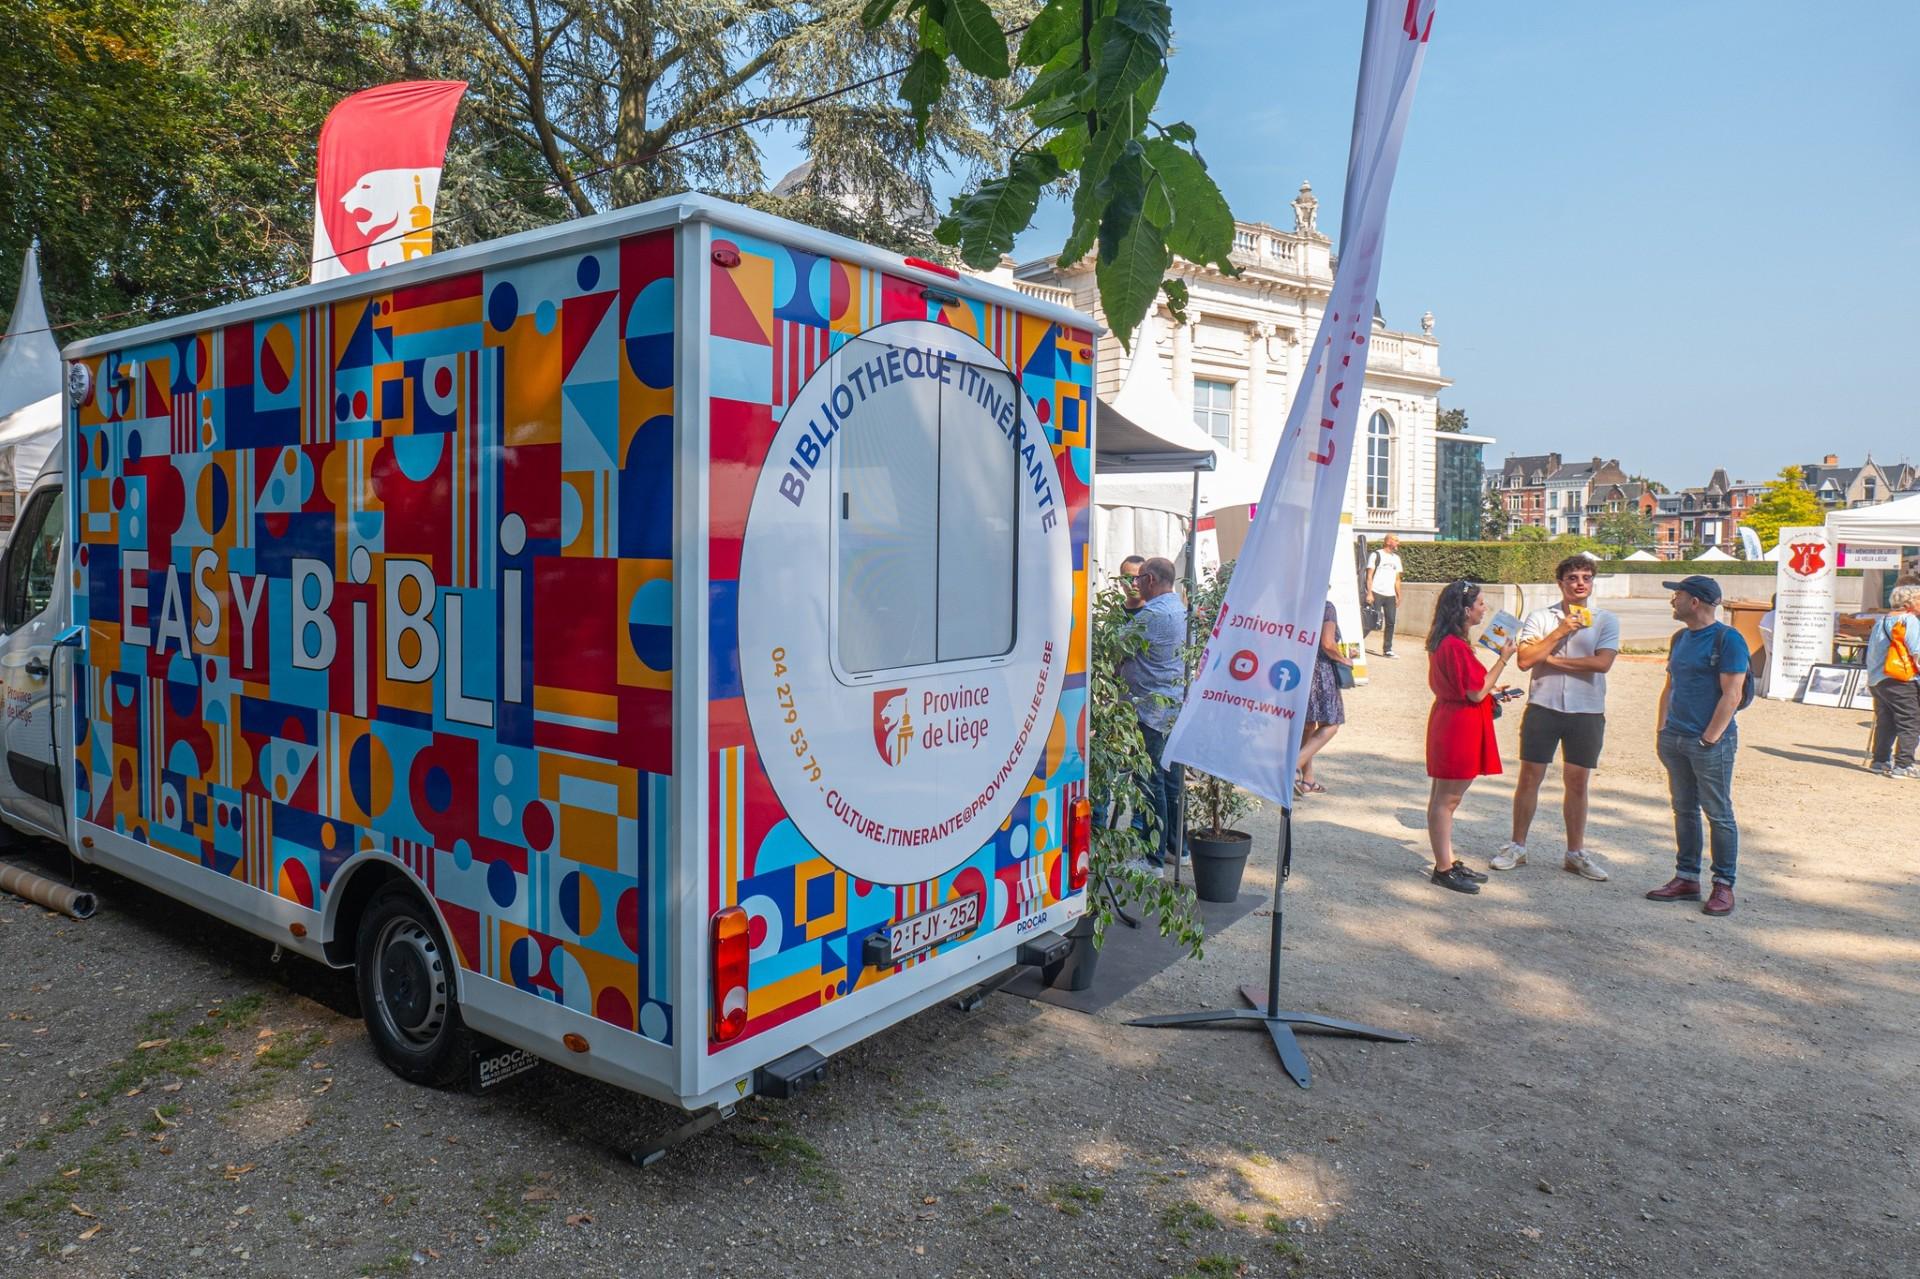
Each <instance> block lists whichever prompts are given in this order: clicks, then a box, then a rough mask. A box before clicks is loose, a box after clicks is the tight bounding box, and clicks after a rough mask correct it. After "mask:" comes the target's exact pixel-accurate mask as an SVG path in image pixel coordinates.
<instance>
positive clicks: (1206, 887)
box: [1186, 561, 1260, 902]
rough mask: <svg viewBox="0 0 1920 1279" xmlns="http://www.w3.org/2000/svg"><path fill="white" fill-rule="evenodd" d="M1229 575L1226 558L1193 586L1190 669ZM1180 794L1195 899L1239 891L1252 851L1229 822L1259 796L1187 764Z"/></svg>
mask: <svg viewBox="0 0 1920 1279" xmlns="http://www.w3.org/2000/svg"><path fill="white" fill-rule="evenodd" d="M1232 577H1233V563H1232V561H1228V562H1227V563H1225V564H1222V565H1221V566H1220V567H1219V568H1218V569H1217V570H1215V571H1214V572H1212V573H1210V574H1208V575H1207V576H1206V578H1205V579H1203V580H1202V581H1201V582H1199V583H1198V584H1197V585H1196V586H1195V588H1194V593H1193V599H1192V601H1191V602H1190V604H1189V606H1188V612H1187V616H1188V618H1189V623H1188V627H1187V634H1188V635H1189V636H1191V637H1192V641H1191V642H1190V643H1189V645H1188V648H1187V654H1186V657H1187V664H1188V667H1189V668H1190V669H1197V668H1198V667H1199V664H1200V662H1201V660H1202V658H1203V655H1204V654H1205V652H1206V645H1207V638H1208V637H1209V636H1210V635H1211V634H1212V633H1213V623H1214V619H1215V618H1216V617H1218V616H1219V614H1220V605H1221V603H1222V602H1223V601H1224V600H1225V599H1226V597H1227V583H1228V581H1230V580H1231V579H1232ZM1186 797H1187V829H1186V839H1187V843H1186V848H1187V852H1189V853H1190V854H1192V856H1193V888H1194V892H1195V894H1196V895H1197V896H1198V897H1199V898H1200V900H1201V901H1206V902H1230V901H1233V900H1234V899H1235V898H1237V897H1239V896H1240V877H1241V875H1242V874H1243V873H1244V872H1245V871H1246V869H1247V854H1248V853H1250V852H1252V851H1253V836H1252V835H1250V834H1248V833H1247V832H1246V831H1243V830H1238V829H1236V828H1235V826H1234V823H1235V822H1237V821H1239V820H1240V819H1241V818H1243V817H1248V816H1251V815H1252V814H1253V813H1255V812H1257V811H1258V810H1259V808H1260V800H1259V798H1258V797H1257V796H1255V795H1254V794H1252V793H1251V792H1250V791H1247V790H1245V789H1243V788H1241V787H1239V786H1235V785H1234V784H1233V783H1232V782H1229V781H1225V780H1223V779H1221V778H1218V777H1214V776H1212V775H1210V774H1208V773H1202V772H1199V771H1197V770H1195V769H1192V768H1189V769H1188V770H1187V775H1186Z"/></svg>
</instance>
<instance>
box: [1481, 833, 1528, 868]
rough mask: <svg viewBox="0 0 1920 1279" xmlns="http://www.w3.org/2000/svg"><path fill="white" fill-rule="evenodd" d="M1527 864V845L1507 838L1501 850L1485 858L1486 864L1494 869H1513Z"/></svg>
mask: <svg viewBox="0 0 1920 1279" xmlns="http://www.w3.org/2000/svg"><path fill="white" fill-rule="evenodd" d="M1526 864H1527V846H1526V845H1525V844H1516V843H1514V842H1513V841H1512V840H1508V841H1507V842H1506V845H1505V846H1504V847H1503V848H1501V850H1500V851H1499V852H1497V853H1495V854H1494V855H1493V856H1492V857H1491V858H1489V859H1488V860H1487V865H1489V866H1491V867H1493V868H1494V869H1495V870H1515V869H1518V868H1519V867H1521V866H1525V865H1526Z"/></svg>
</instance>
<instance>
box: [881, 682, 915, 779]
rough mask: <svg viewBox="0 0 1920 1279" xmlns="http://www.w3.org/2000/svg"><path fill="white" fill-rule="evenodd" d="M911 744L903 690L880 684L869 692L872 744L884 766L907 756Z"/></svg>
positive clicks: (909, 723) (909, 719)
mask: <svg viewBox="0 0 1920 1279" xmlns="http://www.w3.org/2000/svg"><path fill="white" fill-rule="evenodd" d="M912 744H913V717H912V716H910V715H909V714H908V713H907V690H906V689H904V688H883V689H881V690H879V691H878V692H876V693H875V694H874V695H873V748H874V749H875V750H877V751H879V752H880V759H881V762H882V763H885V764H886V765H887V766H888V767H894V766H897V765H898V764H899V763H900V762H901V761H902V760H904V759H906V757H907V747H909V746H911V745H912Z"/></svg>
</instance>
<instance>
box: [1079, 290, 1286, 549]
mask: <svg viewBox="0 0 1920 1279" xmlns="http://www.w3.org/2000/svg"><path fill="white" fill-rule="evenodd" d="M1155 323H1156V321H1155V320H1154V319H1153V317H1151V316H1149V317H1148V319H1147V320H1146V321H1145V322H1144V323H1143V324H1142V325H1141V326H1140V331H1139V333H1138V334H1137V335H1136V336H1135V338H1134V350H1135V351H1136V352H1138V353H1139V354H1137V355H1136V356H1135V357H1134V359H1133V361H1132V362H1131V363H1130V364H1129V365H1128V368H1127V375H1126V377H1125V378H1124V379H1123V380H1122V381H1121V384H1120V389H1119V391H1117V392H1116V393H1115V394H1114V396H1113V398H1112V399H1111V400H1102V401H1101V402H1100V409H1099V417H1098V419H1097V422H1096V432H1097V434H1096V441H1095V455H1096V456H1095V463H1094V465H1095V476H1094V485H1093V501H1094V527H1093V555H1094V562H1095V564H1096V565H1097V566H1099V570H1100V572H1101V580H1104V579H1105V577H1106V576H1109V575H1111V573H1112V572H1113V570H1114V569H1115V568H1117V567H1118V566H1119V563H1120V561H1121V560H1123V559H1125V558H1126V557H1127V556H1129V555H1144V556H1153V555H1164V556H1166V557H1167V558H1168V559H1175V560H1177V559H1178V558H1179V557H1180V555H1181V553H1182V552H1183V550H1184V548H1185V546H1186V542H1187V531H1186V528H1185V527H1184V522H1185V521H1190V520H1193V519H1195V518H1204V517H1206V516H1208V515H1211V514H1212V513H1213V512H1215V511H1217V510H1221V509H1223V508H1226V507H1233V506H1245V505H1248V504H1250V503H1253V502H1257V501H1259V500H1260V490H1261V488H1262V487H1263V484H1264V479H1265V477H1264V476H1262V475H1260V474H1259V473H1258V472H1257V471H1256V470H1255V469H1254V468H1253V466H1251V465H1250V464H1249V463H1247V462H1246V461H1245V460H1244V459H1242V458H1241V457H1240V456H1239V455H1238V454H1236V453H1233V452H1230V451H1228V450H1227V449H1225V448H1223V447H1221V445H1220V444H1219V442H1218V441H1216V440H1215V439H1213V437H1211V436H1209V435H1208V434H1207V433H1206V432H1205V431H1202V430H1201V429H1200V428H1199V427H1197V426H1195V425H1194V424H1193V418H1192V415H1191V414H1190V413H1189V412H1188V411H1187V410H1186V409H1185V408H1183V407H1181V405H1180V402H1179V401H1178V400H1176V399H1174V398H1173V392H1172V391H1171V390H1170V389H1168V387H1167V383H1166V380H1165V379H1164V378H1162V377H1160V376H1159V373H1158V370H1157V369H1155V368H1154V367H1153V363H1154V361H1153V359H1152V357H1151V356H1150V355H1148V354H1146V352H1148V351H1151V350H1152V344H1153V341H1154V330H1153V326H1154V325H1155ZM1201 558H1202V559H1204V558H1205V554H1204V552H1203V553H1202V555H1201Z"/></svg>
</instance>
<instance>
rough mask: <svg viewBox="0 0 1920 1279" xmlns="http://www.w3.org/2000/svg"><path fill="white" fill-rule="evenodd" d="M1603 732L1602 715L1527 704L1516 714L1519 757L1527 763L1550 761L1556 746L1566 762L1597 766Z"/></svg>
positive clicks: (1605, 723)
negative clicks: (1518, 729) (1574, 713)
mask: <svg viewBox="0 0 1920 1279" xmlns="http://www.w3.org/2000/svg"><path fill="white" fill-rule="evenodd" d="M1606 734H1607V717H1606V716H1605V715H1569V714H1568V713H1567V712H1565V711H1556V710H1551V709H1549V708H1547V707H1545V706H1529V707H1527V713H1526V714H1525V715H1522V716H1521V717H1520V758H1521V759H1522V760H1525V761H1526V762H1527V763H1529V764H1551V763H1553V752H1554V749H1555V748H1556V747H1558V748H1559V749H1560V750H1561V752H1562V754H1563V757H1564V758H1565V759H1566V761H1567V763H1569V764H1573V765H1575V766H1576V767H1579V768H1598V767H1600V742H1601V739H1602V738H1604V737H1605V736H1606Z"/></svg>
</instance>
